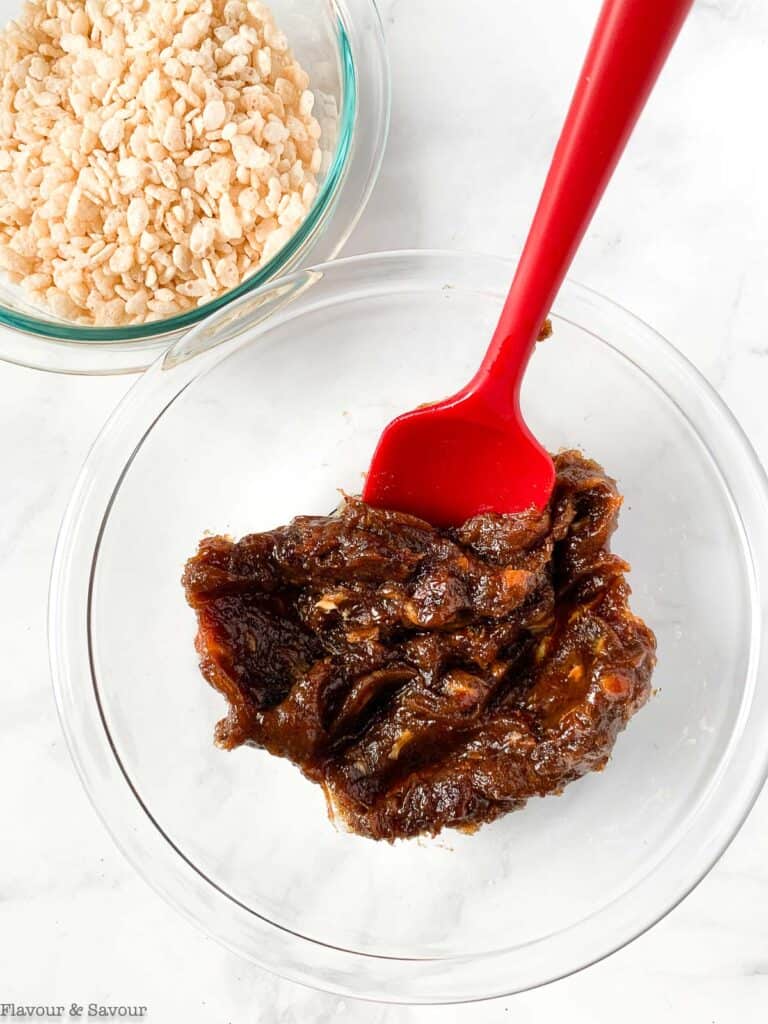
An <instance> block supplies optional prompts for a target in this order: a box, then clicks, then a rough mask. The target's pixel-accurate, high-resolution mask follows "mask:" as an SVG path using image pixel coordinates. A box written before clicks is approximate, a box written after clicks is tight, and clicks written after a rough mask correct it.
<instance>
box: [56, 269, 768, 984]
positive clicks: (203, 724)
mask: <svg viewBox="0 0 768 1024" xmlns="http://www.w3.org/2000/svg"><path fill="white" fill-rule="evenodd" d="M512 271H513V266H512V264H510V263H508V262H505V261H502V260H498V259H492V258H486V257H481V256H465V255H458V254H449V253H391V254H385V255H373V256H367V257H358V258H353V259H347V260H341V261H338V262H336V263H331V264H328V265H326V266H321V267H318V268H316V269H313V270H305V271H300V272H297V273H294V274H293V275H291V276H290V277H288V278H286V279H285V280H283V281H281V282H279V283H277V284H275V285H274V286H273V287H272V288H271V289H269V290H264V291H261V292H260V293H258V295H256V296H250V297H247V298H245V299H243V300H241V302H240V303H238V304H236V305H233V306H230V307H229V308H228V309H227V310H226V311H225V312H223V313H219V314H218V315H217V316H215V317H214V318H213V319H212V320H209V321H208V322H207V323H206V324H205V325H203V326H201V327H200V328H198V329H197V330H196V331H194V332H192V334H190V335H188V336H186V337H185V338H184V339H182V340H181V342H180V343H179V344H178V345H177V346H175V347H174V348H172V349H171V350H170V351H169V352H168V353H167V354H166V355H165V356H164V357H162V358H161V359H159V360H158V361H157V362H156V363H155V364H154V366H152V367H151V369H150V370H149V371H148V372H147V373H146V374H145V375H144V376H143V377H142V378H141V380H139V382H138V383H137V384H136V385H135V386H134V388H133V389H132V390H131V392H130V393H129V394H128V396H127V397H126V399H125V400H124V402H123V404H122V405H121V406H120V407H119V408H118V410H117V411H116V412H115V413H114V415H113V416H112V418H111V420H110V421H109V423H108V424H107V426H106V427H105V429H104V431H103V433H102V435H101V437H100V438H99V440H98V441H97V443H96V445H95V447H94V449H93V451H92V452H91V455H90V457H89V459H88V461H87V463H86V466H85V468H84V470H83V472H82V475H81V477H80V481H79V483H78V485H77V488H76V491H75V493H74V496H73V498H72V501H71V504H70V506H69V510H68V512H67V515H66V518H65V521H64V524H63V527H62V531H61V536H60V539H59V544H58V550H57V554H56V559H55V566H54V570H53V582H52V593H51V607H50V630H51V633H50V642H51V659H52V666H53V675H54V681H55V690H56V696H57V700H58V704H59V708H60V713H61V718H62V721H63V725H64V729H65V731H66V734H67V737H68V741H69V744H70V748H71V751H72V754H73V757H74V760H75V762H76V764H77V767H78V770H79V772H80V774H81V776H82V779H83V781H84V783H85V786H86V788H87V790H88V792H89V794H90V796H91V799H92V800H93V803H94V805H95V806H96V808H97V810H98V812H99V813H100V815H101V816H102V818H103V819H104V821H105V823H106V824H107V827H108V828H109V830H110V831H111V832H112V834H113V836H114V838H115V840H116V842H117V843H118V845H119V846H120V847H121V849H122V850H123V851H124V853H125V854H126V856H127V857H128V858H129V860H130V861H131V862H132V863H133V864H134V865H135V866H136V868H137V869H138V870H139V871H140V872H141V873H142V874H143V875H144V877H145V878H146V879H147V881H149V882H150V883H151V884H152V885H153V886H154V887H155V889H157V891H158V892H160V893H161V894H162V895H163V896H164V897H165V898H166V899H167V900H168V901H169V902H170V903H172V904H173V905H174V906H176V907H177V908H178V909H180V910H181V911H183V912H184V913H185V914H186V915H187V917H188V918H190V919H191V920H192V921H194V922H195V923H196V924H198V925H199V926H201V927H202V928H203V929H204V930H205V931H206V932H208V933H209V934H210V935H212V936H215V937H216V938H217V939H218V940H220V941H221V942H222V943H224V944H225V945H227V946H228V947H230V948H231V949H233V950H236V951H237V952H239V953H241V954H242V955H243V956H245V957H247V958H248V959H249V960H252V961H254V962H256V963H258V964H260V965H262V966H263V967H266V968H269V969H270V970H272V971H275V972H277V973H279V974H281V975H284V976H287V977H289V978H292V979H294V980H297V981H300V982H306V983H309V984H313V985H316V986H319V987H322V988H325V989H328V990H331V991H334V992H338V993H343V994H347V995H353V996H362V997H367V998H375V999H382V1000H393V1001H404V1002H421V1001H423V1002H449V1001H460V1000H470V999H479V998H482V997H490V996H498V995H502V994H506V993H511V992H516V991H519V990H522V989H525V988H528V987H531V986H535V985H539V984H542V983H544V982H547V981H550V980H552V979H555V978H558V977H561V976H563V975H566V974H568V973H570V972H572V971H575V970H577V969H579V968H581V967H584V966H585V965H587V964H589V963H591V962H593V961H595V960H597V959H598V958H600V957H603V956H605V955H606V954H608V953H610V952H612V951H613V950H615V949H617V948H618V947H620V946H621V945H622V944H624V943H626V942H628V941H629V940H631V939H633V938H634V937H635V936H637V935H638V934H640V933H641V932H642V931H643V930H644V929H646V928H648V927H649V926H650V925H652V924H653V923H654V922H655V921H657V920H659V918H660V917H662V916H663V915H664V914H665V913H666V912H667V911H669V910H670V909H671V908H672V907H673V906H675V904H676V903H677V902H678V901H679V900H680V899H682V898H683V897H684V896H685V895H686V893H688V892H689V891H690V890H691V888H692V887H693V886H694V885H696V883H697V882H698V881H699V880H700V879H701V878H702V877H703V875H704V874H705V873H706V872H707V871H708V870H709V869H710V868H711V867H712V865H713V864H714V862H715V861H716V860H717V858H718V857H719V856H720V854H721V853H722V852H723V850H724V848H725V847H726V845H727V844H728V842H729V841H730V840H731V838H732V837H733V835H734V833H735V832H736V830H737V829H738V827H739V825H740V824H741V823H742V821H743V820H744V817H745V815H746V814H747V812H748V810H749V808H750V806H751V805H752V803H753V801H754V799H755V797H756V795H757V793H758V791H759V789H760V786H761V785H762V782H763V780H764V778H765V775H766V766H767V763H768V746H766V743H765V735H766V730H768V688H766V687H765V686H764V685H763V686H762V688H761V687H759V686H758V681H762V682H764V672H765V653H764V650H763V646H762V642H761V638H762V635H763V634H764V632H765V629H766V626H767V625H768V621H767V620H768V607H767V605H766V577H765V574H766V569H767V568H768V501H767V494H768V492H767V491H766V480H765V477H764V475H763V473H762V470H761V469H760V466H759V464H758V462H757V460H756V458H755V456H754V454H753V452H752V450H751V448H750V446H749V444H748V442H747V440H746V439H745V437H744V435H743V434H742V433H741V431H740V429H739V427H738V426H737V424H736V423H735V421H734V420H733V418H732V417H731V415H730V414H729V413H728V411H727V410H726V408H725V407H724V406H723V404H722V403H721V402H720V400H719V399H718V398H717V396H716V395H715V394H714V392H713V391H712V390H711V389H710V387H709V386H708V385H707V384H706V383H705V381H704V380H703V379H702V377H701V376H700V375H699V374H698V373H697V372H696V370H695V369H694V368H693V367H692V366H691V365H690V364H689V363H687V362H686V361H685V359H683V358H682V357H681V356H680V355H679V354H678V353H677V352H676V351H675V349H674V348H672V346H671V345H669V344H668V343H667V342H666V341H664V340H663V339H662V338H661V337H660V336H659V335H658V334H656V333H655V332H654V331H653V330H652V329H651V328H650V327H648V326H646V325H645V324H644V323H642V322H641V321H640V320H638V319H636V318H635V317H634V316H632V315H631V314H630V313H628V312H626V311H625V310H623V309H621V308H619V307H618V306H616V305H614V304H613V303H611V302H609V301H608V300H607V299H604V298H602V297H601V296H599V295H597V294H596V293H595V292H592V291H589V290H588V289H586V288H583V287H580V286H578V285H576V284H573V283H569V284H566V286H565V287H564V288H563V290H562V292H561V293H560V296H559V298H558V300H557V305H556V308H555V311H554V328H555V331H554V337H553V338H552V339H551V340H549V341H547V342H545V343H543V344H542V345H541V346H540V347H539V349H538V351H537V353H536V355H535V357H534V358H533V360H532V364H531V367H530V372H529V375H528V377H527V379H526V382H525V389H524V404H525V407H526V409H527V416H528V420H529V422H530V424H531V426H532V427H533V429H534V431H535V433H536V435H537V436H538V437H540V438H542V439H543V440H544V441H545V442H546V443H547V444H548V445H549V447H550V448H551V449H553V450H556V449H559V448H562V447H571V446H578V447H581V448H583V449H584V451H585V452H587V453H588V454H589V455H591V456H593V457H595V458H596V459H598V460H600V461H601V462H602V463H603V464H604V465H605V466H606V467H607V469H608V471H609V472H611V473H612V474H614V475H615V476H616V477H618V480H619V483H620V487H621V489H622V491H623V493H624V495H625V498H626V501H625V507H624V511H623V516H622V520H621V526H620V529H619V532H618V534H617V536H616V538H615V545H614V547H615V550H616V551H617V552H619V553H620V554H621V555H623V556H624V557H626V558H627V559H629V560H630V561H631V562H632V563H633V566H634V568H633V571H632V574H631V577H630V579H631V582H632V585H633V589H634V596H633V607H634V609H635V610H636V611H637V612H638V613H639V614H640V615H642V616H643V617H644V618H645V619H646V621H647V622H648V623H649V624H650V625H651V626H652V627H653V629H654V630H655V631H656V633H657V635H658V640H659V665H658V671H657V674H656V676H655V686H656V687H657V688H658V689H657V692H656V694H655V695H654V697H653V699H652V700H651V701H650V703H649V705H648V706H647V707H646V708H645V709H643V710H642V711H641V712H640V714H639V715H638V716H637V717H636V718H635V719H634V720H633V721H632V722H631V723H630V725H629V727H628V729H627V730H626V732H625V733H624V734H622V735H621V736H620V737H619V740H618V743H617V745H616V749H615V753H614V756H613V758H612V761H611V763H610V764H609V765H608V767H607V768H606V770H605V771H604V772H603V773H601V774H592V775H590V776H588V777H586V778H584V779H582V780H581V781H579V782H576V783H574V784H573V785H571V786H569V787H568V788H567V789H566V791H565V792H564V793H563V795H562V796H560V797H550V798H548V799H544V800H534V801H532V802H531V803H530V804H529V805H528V807H527V808H526V809H525V810H524V811H521V812H519V813H515V814H510V815H508V816H507V817H506V818H503V819H502V820H500V821H498V822H496V823H495V824H493V825H490V826H487V827H484V828H482V829H481V830H480V831H479V833H477V834H476V835H474V836H466V835H462V834H459V833H445V834H443V836H441V837H440V838H438V839H436V840H430V841H410V842H401V843H398V844H395V845H393V846H390V845H387V844H385V843H383V844H376V843H374V842H371V841H369V840H365V839H360V838H357V837H355V836H350V835H346V834H340V833H339V832H336V831H335V830H334V828H333V827H332V826H331V824H330V823H329V821H328V819H327V818H326V811H325V803H324V799H323V796H322V793H321V791H320V790H319V788H317V787H316V786H313V785H311V784H310V783H309V782H307V781H306V780H305V779H304V778H303V777H302V776H301V775H300V773H299V771H298V770H297V769H296V768H294V767H293V766H292V765H290V764H289V763H288V762H286V761H282V760H279V759H277V758H274V757H271V756H269V755H267V754H266V753H264V752H263V751H256V750H253V749H239V750H237V751H234V752H232V753H224V752H222V751H220V750H218V749H216V748H215V747H214V746H213V743H212V732H213V727H214V723H215V722H216V721H217V719H218V718H219V717H221V715H222V714H223V713H224V710H225V709H224V706H223V699H222V698H221V697H220V696H219V695H218V694H217V693H215V692H214V691H213V690H212V689H211V688H210V687H208V686H207V685H206V684H205V682H204V681H203V680H202V678H201V676H200V674H199V671H198V668H197V659H196V656H195V652H194V650H193V646H192V644H193V637H194V633H195V620H194V615H193V613H192V612H191V611H190V609H189V608H188V607H187V606H186V604H185V602H184V596H183V593H182V590H181V586H180V583H179V577H180V574H181V570H182V566H183V564H184V561H185V559H186V558H187V557H188V556H189V555H190V554H191V553H193V552H194V550H195V548H196V544H197V541H198V539H199V538H200V537H201V535H202V534H203V533H204V532H205V531H207V530H212V531H216V532H225V533H231V534H233V535H241V534H243V533H246V532H249V531H256V530H262V529H266V528H268V527H272V526H274V525H276V524H280V523H284V522H286V521H287V520H288V519H290V518H291V517H292V516H293V515H295V514H298V513H327V512H329V510H331V509H332V508H334V506H335V505H336V503H337V498H338V488H344V489H345V490H347V491H350V492H355V491H358V490H359V488H360V484H361V474H362V473H363V471H364V470H365V469H366V466H367V464H368V461H369V459H370V456H371V452H372V450H373V447H374V442H375V440H376V438H377V436H378V434H379V432H380V431H381V429H382V427H383V426H384V424H385V423H386V422H387V421H388V420H389V419H390V418H391V417H392V416H394V415H395V414H396V413H397V412H400V411H402V410H405V409H409V408H412V407H413V406H415V405H416V404H418V403H419V402H423V401H426V400H429V399H434V398H437V397H440V396H443V395H446V394H449V393H451V392H452V391H454V390H455V389H456V388H457V387H458V386H459V385H461V384H462V383H464V382H465V381H466V380H467V379H468V378H469V376H470V374H471V372H472V371H473V369H474V368H475V367H476V366H477V364H478V361H479V359H480V355H481V353H482V351H483V350H484V348H485V346H486V343H487V341H488V339H489V337H490V334H491V330H492V328H493V326H494V324H495V321H496V317H497V315H498V313H499V310H500V307H501V304H502V300H503V297H504V294H505V292H506V288H507V286H508V284H509V281H510V279H511V276H512ZM267 316H268V319H265V317H267Z"/></svg>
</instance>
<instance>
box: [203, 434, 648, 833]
mask: <svg viewBox="0 0 768 1024" xmlns="http://www.w3.org/2000/svg"><path fill="white" fill-rule="evenodd" d="M555 464H556V469H557V483H556V486H555V491H554V494H553V496H552V500H551V502H550V505H549V507H548V508H547V509H546V510H544V511H543V512H540V511H529V512H523V513H520V514H516V515H497V514H491V513H487V514H483V515H478V516H475V517H474V518H473V519H470V520H469V521H468V522H466V523H464V525H463V526H461V527H459V528H457V529H451V530H438V529H435V528H434V527H432V526H430V525H429V524H428V523H425V522H422V521H421V520H419V519H415V518H413V517H411V516H407V515H402V514H400V513H395V512H386V511H381V510H379V509H375V508H371V507H370V506H367V505H365V504H364V503H363V502H361V501H359V500H357V499H354V498H347V499H345V501H344V503H343V504H342V506H341V508H340V509H339V510H338V512H336V514H334V515H332V516H317V517H308V516H302V517H299V518H297V519H294V520H293V522H292V523H290V524H289V525H288V526H284V527H281V528H280V529H276V530H272V531H270V532H267V533H259V534H253V535H251V536H248V537H244V538H243V539H242V540H241V541H239V542H237V543H235V542H233V541H232V540H229V539H227V538H224V537H213V538H208V539H205V540H203V541H202V543H201V544H200V548H199V550H198V553H197V554H196V555H195V557H194V558H192V559H190V561H189V562H188V563H187V566H186V570H185V573H184V586H185V589H186V594H187V598H188V600H189V603H190V604H191V605H192V607H193V608H194V609H195V611H196V612H197V617H198V622H199V631H198V635H197V649H198V652H199V654H200V658H201V667H202V671H203V674H204V676H205V678H206V679H207V680H208V681H209V683H211V685H212V686H214V687H215V688H216V689H217V690H219V691H221V693H223V694H224V696H225V697H226V698H227V700H228V701H229V705H230V708H229V714H228V715H227V717H226V718H225V719H224V720H223V721H221V722H220V723H219V724H218V726H217V729H216V742H217V743H218V744H219V746H221V747H224V748H226V749H231V748H232V747H236V746H239V745H240V744H243V743H248V744H252V745H254V746H257V747H263V748H264V749H266V750H268V751H270V752H271V753H273V754H277V755H278V756H280V757H287V758H289V759H290V760H291V761H293V762H294V763H295V764H297V765H298V766H299V767H300V768H301V770H302V771H303V772H304V774H305V775H306V776H307V778H309V779H311V780H312V781H313V782H317V783H319V784H320V785H322V786H323V789H324V791H325V793H326V796H327V799H328V804H329V809H330V811H331V814H332V816H333V817H336V818H337V819H340V820H341V822H342V823H343V824H344V825H345V826H346V827H347V828H348V829H350V830H351V831H353V832H356V833H358V834H360V835H364V836H370V837H372V838H374V839H388V840H392V839H396V838H398V837H405V836H415V835H419V834H422V833H429V834H436V833H437V832H439V831H440V830H441V829H442V828H445V827H452V828H460V829H464V830H473V829H474V828H476V827H478V826H479V825H481V824H482V823H484V822H488V821H492V820H493V819H494V818H497V817H499V816H500V815H502V814H506V813H507V812H508V811H512V810H516V809H518V808H520V807H522V806H523V805H524V804H525V802H526V800H528V799H529V798H530V797H533V796H545V795H546V794H548V793H559V792H561V790H562V789H563V787H564V786H565V785H567V784H568V783H569V782H572V781H573V780H574V779H577V778H579V777H580V776H581V775H584V774H585V773H586V772H588V771H595V770H599V769H601V768H603V766H604V765H605V763H606V762H607V760H608V758H609V756H610V753H611V750H612V748H613V745H614V742H615V740H616V737H617V735H618V733H619V732H620V731H621V730H622V729H623V728H624V726H625V725H626V724H627V722H628V721H629V719H630V718H631V717H632V715H633V714H634V713H635V712H636V711H637V710H638V709H639V708H640V707H641V706H642V705H643V704H644V703H645V701H646V700H647V698H648V695H649V692H650V677H651V672H652V670H653V666H654V663H655V653H654V652H655V640H654V637H653V634H652V633H651V631H650V630H649V629H648V628H647V626H645V625H644V624H643V623H642V622H641V621H640V620H639V619H638V618H637V617H636V616H634V615H633V614H632V612H631V611H630V610H629V607H628V604H627V599H628V595H629V587H628V585H627V582H626V579H625V573H626V572H627V570H628V568H629V567H628V566H627V564H626V563H625V562H623V561H622V560H621V559H620V558H618V557H617V556H616V555H613V554H611V553H610V551H609V541H610V537H611V534H612V533H613V531H614V529H615V527H616V523H617V518H618V513H619V507H620V505H621V497H620V495H619V494H618V491H617V489H616V485H615V483H614V481H613V480H611V479H610V478H609V477H607V476H606V475H605V473H604V472H603V470H602V469H601V467H600V466H598V465H597V464H596V463H595V462H591V461H589V460H587V459H585V458H584V457H583V456H581V455H580V454H579V453H578V452H573V451H571V452H565V453H563V454H561V455H558V456H556V458H555Z"/></svg>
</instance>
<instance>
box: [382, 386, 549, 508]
mask: <svg viewBox="0 0 768 1024" xmlns="http://www.w3.org/2000/svg"><path fill="white" fill-rule="evenodd" d="M554 482H555V468H554V465H553V463H552V459H551V458H550V456H549V454H548V453H547V452H546V451H545V449H544V448H542V446H541V445H540V444H539V443H538V441H537V440H536V439H535V437H534V436H533V435H532V434H531V432H530V430H529V429H528V427H527V426H526V425H525V423H524V421H523V419H522V417H521V415H520V413H519V411H518V410H517V409H516V408H514V407H510V409H509V411H508V412H507V413H506V414H505V415H500V414H499V412H498V410H494V411H493V412H492V413H491V411H490V410H488V409H487V408H485V407H484V406H483V403H482V402H481V401H478V400H477V399H476V398H474V397H473V396H469V397H457V398H452V399H448V400H447V401H445V402H439V403H437V404H435V405H429V406H424V407H423V408H420V409H415V410H414V411H413V412H408V413H405V415H403V416H398V418H397V419H395V420H393V421H392V422H391V423H390V424H389V425H388V426H387V427H386V428H385V430H384V433H383V434H382V435H381V438H380V440H379V444H378V446H377V448H376V451H375V453H374V456H373V461H372V462H371V468H370V470H369V471H368V476H367V478H366V482H365V487H364V489H363V500H364V501H366V502H368V503H369V504H371V505H375V506H377V507H379V508H389V509H394V510H395V511H398V512H409V513H411V514H412V515H415V516H419V517H420V518H421V519H426V520H427V522H430V523H433V524H434V525H435V526H441V527H446V526H459V525H460V524H461V523H463V522H465V521H466V520H467V519H469V518H471V517H472V516H474V515H477V514H478V513H480V512H502V513H506V512H521V511H523V510H524V509H528V508H531V507H532V506H537V507H539V508H543V507H544V505H546V504H547V502H548V501H549V498H550V495H551V494H552V488H553V486H554Z"/></svg>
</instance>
